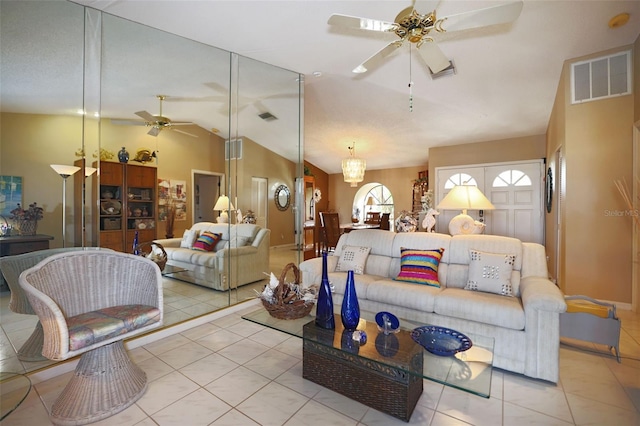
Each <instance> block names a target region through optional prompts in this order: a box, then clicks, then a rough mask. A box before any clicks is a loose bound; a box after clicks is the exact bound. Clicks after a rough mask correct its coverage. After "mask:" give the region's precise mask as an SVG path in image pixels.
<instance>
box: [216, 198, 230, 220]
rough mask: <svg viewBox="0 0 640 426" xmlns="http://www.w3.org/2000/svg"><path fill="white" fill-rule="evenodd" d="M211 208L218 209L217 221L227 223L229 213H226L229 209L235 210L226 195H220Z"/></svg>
mask: <svg viewBox="0 0 640 426" xmlns="http://www.w3.org/2000/svg"><path fill="white" fill-rule="evenodd" d="M213 210H218V211H220V216H219V217H218V223H228V222H229V214H228V213H227V212H228V211H229V210H235V209H234V207H233V204H231V201H230V200H229V197H227V196H226V195H221V196H220V197H219V198H218V201H216V205H215V206H213Z"/></svg>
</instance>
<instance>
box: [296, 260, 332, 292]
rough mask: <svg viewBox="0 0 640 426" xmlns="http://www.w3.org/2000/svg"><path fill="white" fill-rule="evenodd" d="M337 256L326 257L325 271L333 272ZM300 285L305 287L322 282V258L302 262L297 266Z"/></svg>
mask: <svg viewBox="0 0 640 426" xmlns="http://www.w3.org/2000/svg"><path fill="white" fill-rule="evenodd" d="M338 259H339V258H338V256H327V270H328V272H333V271H335V270H336V265H337V264H338ZM299 268H300V273H301V274H302V275H301V279H302V283H303V284H304V286H305V287H309V286H312V285H315V284H320V282H321V281H322V257H314V258H313V259H308V260H305V261H304V262H302V263H301V264H300V266H299Z"/></svg>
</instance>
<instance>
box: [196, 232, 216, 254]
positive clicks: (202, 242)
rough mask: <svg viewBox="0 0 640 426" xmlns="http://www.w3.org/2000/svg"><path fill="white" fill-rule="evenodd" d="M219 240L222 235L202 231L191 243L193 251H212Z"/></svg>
mask: <svg viewBox="0 0 640 426" xmlns="http://www.w3.org/2000/svg"><path fill="white" fill-rule="evenodd" d="M221 238H222V235H220V234H214V233H213V232H207V231H204V232H203V233H202V235H200V236H199V237H198V239H197V240H196V242H195V243H193V249H194V250H196V251H213V249H214V248H215V247H216V244H218V242H219V241H220V239H221Z"/></svg>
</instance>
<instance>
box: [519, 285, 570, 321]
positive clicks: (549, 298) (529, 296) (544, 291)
mask: <svg viewBox="0 0 640 426" xmlns="http://www.w3.org/2000/svg"><path fill="white" fill-rule="evenodd" d="M520 294H521V295H522V306H523V307H524V310H525V311H527V310H530V309H531V310H538V311H547V312H556V313H562V312H565V311H566V310H567V304H566V303H565V301H564V296H563V295H562V292H561V291H560V289H559V288H558V287H557V286H556V285H555V284H554V283H552V282H551V281H549V280H548V279H547V278H544V277H525V278H522V279H521V280H520Z"/></svg>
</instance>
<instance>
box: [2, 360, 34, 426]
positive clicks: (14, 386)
mask: <svg viewBox="0 0 640 426" xmlns="http://www.w3.org/2000/svg"><path fill="white" fill-rule="evenodd" d="M30 390H31V380H29V378H28V377H27V376H26V375H25V374H20V373H8V372H4V371H3V372H0V420H3V419H4V418H5V417H7V416H8V415H9V414H11V413H12V412H13V411H14V410H15V409H16V408H18V406H19V405H20V404H21V403H22V401H24V400H25V398H26V397H27V395H29V391H30Z"/></svg>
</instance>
